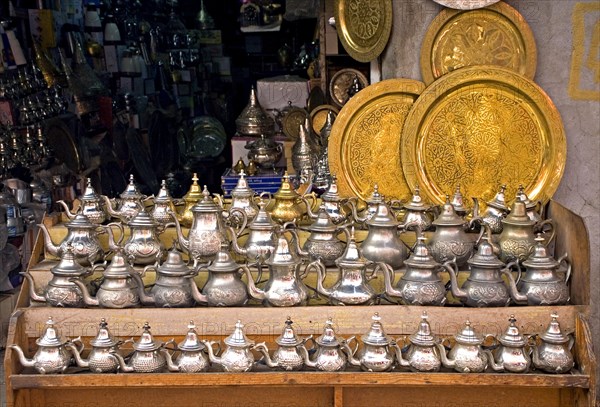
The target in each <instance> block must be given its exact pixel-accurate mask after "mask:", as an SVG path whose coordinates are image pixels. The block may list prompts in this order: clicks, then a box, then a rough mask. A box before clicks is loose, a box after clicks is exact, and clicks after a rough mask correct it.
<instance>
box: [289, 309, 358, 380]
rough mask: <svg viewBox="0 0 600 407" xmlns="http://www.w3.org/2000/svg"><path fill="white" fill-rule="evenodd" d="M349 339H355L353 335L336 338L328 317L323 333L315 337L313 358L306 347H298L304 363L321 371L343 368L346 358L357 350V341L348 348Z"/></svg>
mask: <svg viewBox="0 0 600 407" xmlns="http://www.w3.org/2000/svg"><path fill="white" fill-rule="evenodd" d="M351 341H356V338H355V337H354V336H352V337H350V338H349V339H347V340H346V339H344V338H338V337H337V336H336V334H335V331H334V329H333V320H332V319H331V318H328V319H327V321H326V322H325V328H323V333H322V334H321V336H319V337H318V338H317V339H315V344H316V345H315V346H316V348H317V350H316V352H315V355H314V358H313V359H312V360H311V359H310V356H309V355H308V351H307V350H306V348H300V349H301V350H302V353H303V356H304V364H305V365H306V366H308V367H312V368H316V369H317V370H320V371H323V372H338V371H340V370H344V369H345V368H346V365H347V363H348V358H349V357H353V356H354V354H355V353H356V351H357V350H358V342H356V346H355V348H354V349H350V347H349V346H348V344H349V343H350V342H351Z"/></svg>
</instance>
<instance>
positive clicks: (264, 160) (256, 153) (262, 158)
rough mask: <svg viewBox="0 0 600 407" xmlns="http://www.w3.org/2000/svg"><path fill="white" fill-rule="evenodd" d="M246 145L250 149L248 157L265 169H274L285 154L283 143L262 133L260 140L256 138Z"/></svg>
mask: <svg viewBox="0 0 600 407" xmlns="http://www.w3.org/2000/svg"><path fill="white" fill-rule="evenodd" d="M244 147H245V148H246V149H248V159H249V160H250V161H252V162H253V163H255V164H256V165H257V166H258V167H259V168H263V169H274V168H275V164H277V163H278V162H279V160H281V157H282V156H283V147H282V145H281V143H278V142H276V141H275V140H273V139H271V138H266V137H265V135H264V134H261V135H260V138H259V139H258V140H254V141H252V142H250V143H248V144H246V145H245V146H244Z"/></svg>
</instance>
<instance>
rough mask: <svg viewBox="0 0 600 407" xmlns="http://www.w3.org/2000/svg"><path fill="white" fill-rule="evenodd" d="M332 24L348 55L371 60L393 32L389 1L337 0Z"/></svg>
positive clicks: (390, 0) (363, 60) (359, 59)
mask: <svg viewBox="0 0 600 407" xmlns="http://www.w3.org/2000/svg"><path fill="white" fill-rule="evenodd" d="M335 24H336V29H337V32H338V37H339V38H340V41H341V42H342V45H343V46H344V49H345V50H346V52H348V55H350V56H351V57H352V58H354V59H355V60H357V61H360V62H369V61H372V60H374V59H376V58H377V57H378V56H379V55H380V54H381V53H382V52H383V50H384V48H385V46H386V45H387V42H388V39H389V37H390V32H391V31H392V0H368V1H365V0H336V2H335Z"/></svg>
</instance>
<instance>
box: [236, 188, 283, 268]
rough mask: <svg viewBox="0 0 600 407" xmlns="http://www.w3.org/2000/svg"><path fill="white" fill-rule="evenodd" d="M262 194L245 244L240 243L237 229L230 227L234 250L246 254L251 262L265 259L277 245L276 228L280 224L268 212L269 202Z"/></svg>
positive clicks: (249, 226)
mask: <svg viewBox="0 0 600 407" xmlns="http://www.w3.org/2000/svg"><path fill="white" fill-rule="evenodd" d="M262 196H263V195H262V194H261V200H260V201H259V203H258V206H259V210H258V213H257V214H256V217H255V218H254V220H252V222H250V224H249V225H248V238H247V239H246V242H245V243H244V245H243V246H240V245H239V243H238V240H237V238H236V232H235V230H233V229H229V230H230V234H231V243H232V247H233V251H234V252H235V253H237V254H239V255H241V256H244V257H245V258H246V259H247V260H248V261H249V262H256V261H263V260H264V259H265V258H267V257H268V256H269V254H270V253H271V252H273V251H274V250H275V247H276V246H277V233H276V229H277V228H278V227H279V226H278V225H277V224H276V223H275V222H274V221H273V219H272V218H271V215H270V214H269V212H267V210H266V207H267V205H268V204H269V203H268V202H265V200H264V199H263V198H262Z"/></svg>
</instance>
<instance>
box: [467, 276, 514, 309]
mask: <svg viewBox="0 0 600 407" xmlns="http://www.w3.org/2000/svg"><path fill="white" fill-rule="evenodd" d="M468 293H469V299H468V302H470V303H472V304H473V305H476V306H478V307H489V306H503V305H506V304H507V301H508V300H509V296H508V290H507V288H506V286H505V285H504V284H502V283H501V284H489V283H486V284H474V283H473V282H471V283H470V284H469V289H468Z"/></svg>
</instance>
